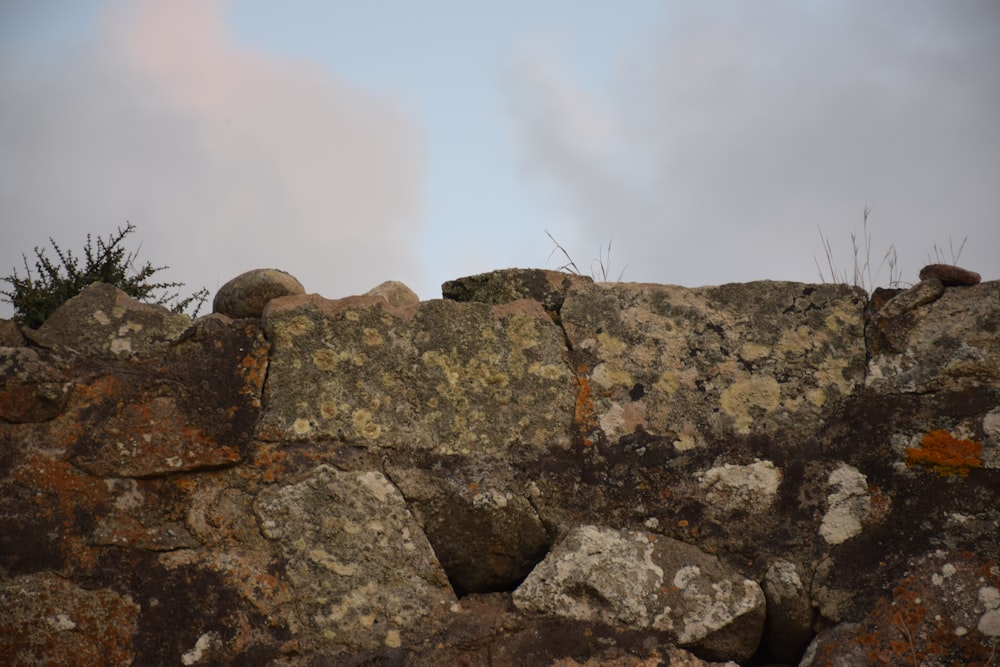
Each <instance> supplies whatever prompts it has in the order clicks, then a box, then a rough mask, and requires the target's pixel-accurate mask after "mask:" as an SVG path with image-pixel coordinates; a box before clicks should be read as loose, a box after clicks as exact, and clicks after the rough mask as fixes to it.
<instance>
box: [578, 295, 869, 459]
mask: <svg viewBox="0 0 1000 667" xmlns="http://www.w3.org/2000/svg"><path fill="white" fill-rule="evenodd" d="M864 308H865V294H864V292H863V291H862V290H859V289H856V288H851V287H847V286H845V285H806V284H801V283H786V282H771V281H761V282H754V283H745V284H733V285H722V286H719V287H701V288H695V289H690V288H684V287H676V286H671V285H649V284H637V283H620V284H600V285H598V284H588V285H576V286H574V287H573V288H572V289H571V290H570V291H569V294H568V295H567V297H566V302H565V303H564V305H563V309H562V313H561V316H562V322H563V325H564V326H565V328H566V334H567V336H568V338H569V341H570V343H571V344H572V346H573V349H574V350H576V351H578V353H579V354H580V355H581V358H582V362H583V366H584V371H585V372H584V373H583V375H584V378H583V379H584V380H585V381H586V382H587V383H588V385H589V388H590V393H591V395H592V396H593V397H594V398H593V402H594V410H595V417H596V420H597V422H598V425H599V428H600V430H601V431H602V432H603V433H604V435H606V436H607V437H608V438H609V439H610V440H611V441H612V442H614V441H617V440H618V439H619V438H621V437H622V436H625V435H629V434H631V433H633V432H634V431H635V430H636V429H641V430H642V431H645V432H646V433H650V434H653V435H661V436H667V435H671V436H672V437H673V438H674V445H675V447H676V448H677V449H678V450H681V451H683V450H687V449H691V448H693V447H697V446H701V445H703V444H704V443H705V442H706V441H708V440H712V439H721V438H729V437H731V436H732V435H750V434H754V433H757V434H759V433H770V432H773V431H774V430H775V429H781V430H782V431H784V432H787V433H789V434H796V435H799V436H801V437H808V436H809V435H811V434H812V433H814V432H815V430H816V429H817V428H818V427H819V426H820V425H821V424H822V420H823V419H824V418H825V417H827V416H828V415H830V414H831V413H832V412H833V410H834V409H835V407H836V405H837V404H838V403H839V401H840V400H841V399H843V398H844V397H846V396H848V395H850V394H851V393H852V392H854V391H855V389H856V388H858V387H860V386H861V384H862V382H863V380H864V369H865V346H864V340H863V338H864V337H863V325H864Z"/></svg>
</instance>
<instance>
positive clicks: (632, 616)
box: [514, 526, 764, 660]
mask: <svg viewBox="0 0 1000 667" xmlns="http://www.w3.org/2000/svg"><path fill="white" fill-rule="evenodd" d="M514 604H515V605H517V606H518V607H520V608H522V609H524V610H527V611H531V612H536V613H545V614H550V615H557V616H566V617H568V618H574V619H577V620H585V621H601V622H604V623H609V624H611V625H618V626H625V627H631V628H639V629H645V628H649V629H653V630H660V631H663V632H666V633H668V634H669V635H670V636H672V637H673V638H675V640H676V641H677V643H678V645H679V646H681V647H684V648H689V649H692V650H694V651H696V652H698V653H699V654H702V655H705V656H706V657H709V658H719V659H738V660H746V659H748V658H750V657H751V656H753V654H754V652H755V651H756V650H757V645H758V644H759V643H760V637H761V631H762V629H763V626H764V594H763V593H762V592H761V590H760V586H758V585H757V584H756V583H755V582H753V581H750V580H748V579H744V578H743V577H741V576H739V575H738V574H737V573H735V572H733V571H731V570H729V569H728V568H726V567H725V566H723V565H722V564H720V563H719V560H718V558H716V557H714V556H710V555H708V554H706V553H704V552H702V551H700V550H699V549H698V548H697V547H693V546H691V545H690V544H685V543H684V542H679V541H677V540H671V539H669V538H663V537H660V538H658V537H657V536H656V535H652V534H648V533H643V532H640V531H617V530H612V529H608V528H603V529H602V528H598V527H596V526H581V527H580V528H576V529H574V530H573V531H571V532H570V533H569V534H568V535H567V536H566V537H565V538H564V539H563V540H562V542H560V543H559V544H558V545H557V546H556V547H555V548H554V549H553V550H552V552H551V553H549V555H548V556H546V558H545V560H543V561H542V562H541V563H540V564H539V565H538V566H537V567H536V568H535V569H534V570H533V571H532V573H531V574H530V575H529V576H528V578H527V579H526V580H525V581H524V583H523V584H521V586H520V587H519V588H518V589H517V590H516V591H514Z"/></svg>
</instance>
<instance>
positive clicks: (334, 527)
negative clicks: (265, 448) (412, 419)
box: [254, 465, 455, 649]
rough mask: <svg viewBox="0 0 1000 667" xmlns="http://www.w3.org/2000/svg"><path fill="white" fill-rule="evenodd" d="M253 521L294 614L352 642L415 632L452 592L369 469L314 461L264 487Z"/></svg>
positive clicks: (393, 496)
mask: <svg viewBox="0 0 1000 667" xmlns="http://www.w3.org/2000/svg"><path fill="white" fill-rule="evenodd" d="M254 510H255V512H256V514H257V516H258V519H259V521H260V529H261V532H262V533H263V534H264V536H265V537H266V538H268V539H269V540H273V541H274V542H275V543H276V544H277V545H278V546H279V549H280V553H281V558H282V562H283V563H284V568H283V569H284V574H285V576H286V577H287V578H288V582H289V584H290V586H291V587H292V590H293V592H294V595H295V598H296V599H297V600H298V605H297V613H298V622H299V624H300V625H301V627H302V628H303V629H304V630H307V631H308V632H309V634H311V635H313V636H316V637H325V638H328V640H329V643H331V644H333V645H347V646H352V647H354V648H355V649H373V648H378V647H382V646H388V647H390V648H398V647H399V646H400V645H401V644H402V643H403V642H406V643H410V642H413V641H414V640H415V639H419V638H420V637H421V636H422V635H423V634H424V633H425V632H426V629H427V627H428V624H429V623H431V622H433V621H434V619H435V618H436V617H439V616H441V615H443V614H446V613H447V611H448V609H449V608H450V606H451V604H453V603H454V602H455V597H454V595H453V593H452V590H451V587H450V586H449V585H448V581H447V579H446V578H445V575H444V571H443V570H442V569H441V566H440V564H439V563H438V561H437V558H436V557H435V556H434V551H433V550H432V549H431V546H430V544H429V543H428V542H427V539H426V538H425V537H424V534H423V531H422V530H421V529H420V526H418V525H417V522H416V521H415V520H414V519H413V516H412V515H411V514H410V512H409V510H408V509H407V507H406V503H405V502H404V500H403V497H402V496H401V495H400V493H399V491H398V490H397V489H396V487H394V486H393V485H392V484H391V483H390V482H389V481H388V480H387V479H386V478H385V476H384V475H382V473H380V472H377V471H366V472H351V473H348V472H341V471H339V470H336V469H334V468H332V467H330V466H327V465H321V466H318V467H317V468H316V469H314V470H313V471H312V472H311V473H310V474H309V475H308V476H307V477H305V478H304V479H302V481H300V482H296V483H293V484H288V485H282V486H278V487H276V488H269V489H265V490H264V491H263V492H262V493H261V494H260V495H259V496H258V497H257V500H256V502H255V504H254Z"/></svg>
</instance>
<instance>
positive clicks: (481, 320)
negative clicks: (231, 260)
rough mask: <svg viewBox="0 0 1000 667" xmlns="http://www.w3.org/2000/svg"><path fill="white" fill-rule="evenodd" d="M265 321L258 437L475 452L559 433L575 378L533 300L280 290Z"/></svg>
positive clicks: (544, 442)
mask: <svg viewBox="0 0 1000 667" xmlns="http://www.w3.org/2000/svg"><path fill="white" fill-rule="evenodd" d="M263 324H264V329H265V332H266V335H267V338H268V340H269V341H270V342H271V346H272V347H271V355H270V365H269V368H268V380H267V386H266V388H265V409H264V416H263V421H262V424H261V429H260V433H261V437H262V438H263V439H267V440H287V441H312V442H315V441H322V440H336V441H341V442H348V443H357V444H361V445H364V446H369V447H385V448H394V449H408V450H413V449H421V450H430V451H434V452H437V453H439V454H471V453H476V454H477V455H480V456H482V455H485V456H499V455H506V453H507V452H508V451H509V450H510V449H511V448H512V447H513V448H517V447H523V448H527V449H536V450H540V449H543V448H545V447H548V446H550V445H553V444H556V443H558V442H560V440H568V438H567V435H566V427H567V424H568V422H569V420H570V418H571V415H572V406H573V402H574V400H575V387H574V382H573V377H572V375H571V374H570V372H569V369H568V368H567V366H566V362H565V357H564V353H565V343H564V341H563V337H562V332H561V331H560V330H559V328H558V327H557V326H556V325H555V324H553V323H552V321H551V320H550V319H549V318H548V316H547V315H546V314H545V312H544V311H543V310H542V308H541V306H540V305H539V304H538V303H537V302H534V301H516V302H513V303H510V304H505V305H502V306H489V305H487V304H482V303H457V302H454V301H443V300H436V301H425V302H422V303H420V304H419V305H418V306H411V307H408V308H396V307H394V306H392V305H391V304H389V303H388V301H386V300H385V299H384V298H383V297H376V296H360V297H349V298H346V299H340V300H336V301H331V300H327V299H323V298H322V297H317V296H301V297H285V298H282V299H276V300H274V301H272V302H271V303H270V304H269V305H268V307H267V308H266V309H265V311H264V319H263Z"/></svg>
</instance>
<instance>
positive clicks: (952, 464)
mask: <svg viewBox="0 0 1000 667" xmlns="http://www.w3.org/2000/svg"><path fill="white" fill-rule="evenodd" d="M982 452H983V443H981V442H976V441H975V440H959V439H958V438H956V437H955V436H953V435H952V434H951V433H949V432H948V431H944V430H935V431H931V432H929V433H928V434H927V435H925V436H924V437H923V439H921V441H920V446H919V447H909V448H907V450H906V464H907V465H908V466H911V467H912V466H914V465H921V466H924V467H925V468H930V469H932V470H933V471H934V472H936V473H937V474H938V475H940V476H941V477H951V476H952V475H959V476H960V477H966V476H968V474H969V470H970V469H971V468H979V467H982V465H983V462H982V459H981V458H980V455H981V454H982Z"/></svg>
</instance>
